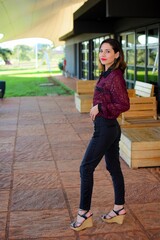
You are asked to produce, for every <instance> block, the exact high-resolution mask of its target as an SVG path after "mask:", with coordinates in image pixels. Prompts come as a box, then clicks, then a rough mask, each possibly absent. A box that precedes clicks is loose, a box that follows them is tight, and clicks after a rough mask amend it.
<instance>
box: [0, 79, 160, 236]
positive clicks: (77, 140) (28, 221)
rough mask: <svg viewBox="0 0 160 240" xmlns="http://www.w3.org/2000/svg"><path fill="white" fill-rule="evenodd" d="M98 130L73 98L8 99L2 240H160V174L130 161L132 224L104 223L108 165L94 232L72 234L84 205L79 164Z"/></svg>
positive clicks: (0, 157) (1, 168) (1, 118)
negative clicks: (77, 107)
mask: <svg viewBox="0 0 160 240" xmlns="http://www.w3.org/2000/svg"><path fill="white" fill-rule="evenodd" d="M73 83H74V81H73ZM92 127H93V126H92V123H91V121H90V119H89V115H88V114H80V113H79V112H78V111H77V110H76V109H75V105H74V97H73V96H68V97H65V96H48V97H20V98H9V99H4V100H3V101H1V104H0V240H4V239H5V240H18V239H19V240H28V239H34V240H138V239H139V240H149V239H150V240H151V239H153V240H159V239H160V170H159V168H145V169H144V168H141V169H137V170H132V169H129V168H128V166H127V165H126V164H125V163H124V161H123V160H121V165H122V169H123V172H124V177H125V182H126V210H127V215H126V219H125V222H124V224H123V225H117V224H110V225H109V224H105V223H103V222H102V221H101V220H100V215H101V214H102V213H104V212H107V211H109V210H110V209H111V208H112V203H113V189H112V183H111V179H110V176H109V174H108V172H106V170H105V165H104V161H103V160H102V162H101V164H100V165H99V166H98V168H97V170H96V171H95V186H94V192H93V202H92V211H93V213H94V227H93V228H91V229H87V230H84V231H82V232H80V233H75V232H74V231H72V230H70V228H69V224H70V222H71V220H73V218H74V216H75V215H76V211H77V207H78V202H79V186H80V179H79V165H80V161H81V159H82V157H83V154H84V151H85V149H86V146H87V143H88V141H89V138H90V136H91V134H92V130H93V129H92Z"/></svg>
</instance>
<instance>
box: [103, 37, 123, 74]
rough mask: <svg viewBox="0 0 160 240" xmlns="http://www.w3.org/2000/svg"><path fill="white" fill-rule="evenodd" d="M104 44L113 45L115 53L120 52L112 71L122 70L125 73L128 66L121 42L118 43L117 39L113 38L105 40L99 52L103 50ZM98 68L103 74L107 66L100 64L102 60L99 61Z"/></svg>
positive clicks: (111, 68)
mask: <svg viewBox="0 0 160 240" xmlns="http://www.w3.org/2000/svg"><path fill="white" fill-rule="evenodd" d="M103 43H108V44H109V45H111V47H112V48H113V50H114V52H115V53H117V52H119V57H118V58H117V59H115V61H114V63H113V65H112V66H111V67H110V70H114V69H117V68H120V69H121V70H122V72H123V73H124V71H125V69H126V66H127V65H126V62H125V61H124V53H123V50H122V47H121V44H120V42H118V41H117V40H116V39H113V38H108V39H105V40H104V41H103V42H101V44H100V47H99V50H100V49H101V46H102V44H103ZM98 67H99V70H101V71H103V72H104V71H105V65H103V64H102V63H101V62H100V60H99V66H98Z"/></svg>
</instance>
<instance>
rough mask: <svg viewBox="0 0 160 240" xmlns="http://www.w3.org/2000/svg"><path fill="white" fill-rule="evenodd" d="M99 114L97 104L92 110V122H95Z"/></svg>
mask: <svg viewBox="0 0 160 240" xmlns="http://www.w3.org/2000/svg"><path fill="white" fill-rule="evenodd" d="M98 113H99V110H98V104H97V105H95V106H94V107H92V108H91V110H90V117H91V119H92V121H94V120H95V117H96V115H97V114H98Z"/></svg>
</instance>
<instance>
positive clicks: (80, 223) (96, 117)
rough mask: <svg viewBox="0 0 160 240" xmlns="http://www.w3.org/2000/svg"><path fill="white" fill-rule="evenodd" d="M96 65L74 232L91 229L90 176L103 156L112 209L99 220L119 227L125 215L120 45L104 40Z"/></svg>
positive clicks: (124, 106)
mask: <svg viewBox="0 0 160 240" xmlns="http://www.w3.org/2000/svg"><path fill="white" fill-rule="evenodd" d="M99 61H100V67H101V70H102V73H101V75H100V77H99V80H98V82H97V85H96V87H95V92H94V97H93V107H92V108H91V110H90V117H91V119H92V121H93V123H94V133H93V136H92V138H91V140H90V143H89V145H88V147H87V150H86V152H85V155H84V158H83V160H82V163H81V166H80V176H81V191H80V205H79V211H78V214H77V218H76V220H75V221H74V222H73V223H71V228H72V229H73V230H75V231H81V230H83V229H85V228H88V227H92V226H93V221H92V215H93V214H92V212H91V210H90V208H91V198H92V191H93V182H94V179H93V173H94V170H95V168H96V167H97V165H98V164H99V163H100V161H101V159H102V158H103V156H105V162H106V169H107V170H108V171H109V173H110V175H111V178H112V181H113V188H114V197H115V199H114V206H113V209H112V210H111V211H110V212H109V213H107V214H104V215H102V216H101V219H102V220H103V221H104V222H107V223H111V222H116V223H119V224H122V223H123V219H124V216H125V214H126V211H125V209H124V203H125V187H124V178H123V174H122V171H121V166H120V161H119V141H120V136H121V129H120V126H119V124H118V121H117V117H118V116H119V115H120V114H121V113H122V112H125V111H127V110H128V109H129V107H130V104H129V97H128V93H127V89H126V84H125V80H124V77H123V74H124V71H125V68H126V63H125V62H124V54H123V50H122V48H121V45H120V43H119V42H118V41H117V40H115V39H106V40H104V41H103V42H102V43H101V45H100V48H99Z"/></svg>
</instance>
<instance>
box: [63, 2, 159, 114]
mask: <svg viewBox="0 0 160 240" xmlns="http://www.w3.org/2000/svg"><path fill="white" fill-rule="evenodd" d="M109 37H111V38H116V39H118V40H119V41H120V42H121V44H122V48H123V50H124V54H125V61H126V62H127V69H126V71H125V80H126V84H127V87H128V88H133V87H134V84H135V81H136V80H138V81H143V82H147V83H152V84H154V85H155V96H156V98H157V101H158V111H160V12H159V9H158V0H152V3H146V1H144V0H141V1H138V0H135V1H132V2H130V3H129V2H128V0H122V1H118V0H94V1H93V0H88V1H87V2H86V3H85V4H84V5H83V6H82V7H81V8H80V9H78V11H76V12H75V13H74V28H73V31H72V32H69V33H68V34H66V35H65V36H62V37H61V38H60V40H64V41H65V43H66V47H65V57H66V63H67V64H66V70H67V72H68V73H69V74H70V75H71V76H76V77H77V78H79V79H87V80H94V79H97V78H98V76H99V70H98V52H99V45H100V43H101V41H103V40H104V39H105V38H109Z"/></svg>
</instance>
